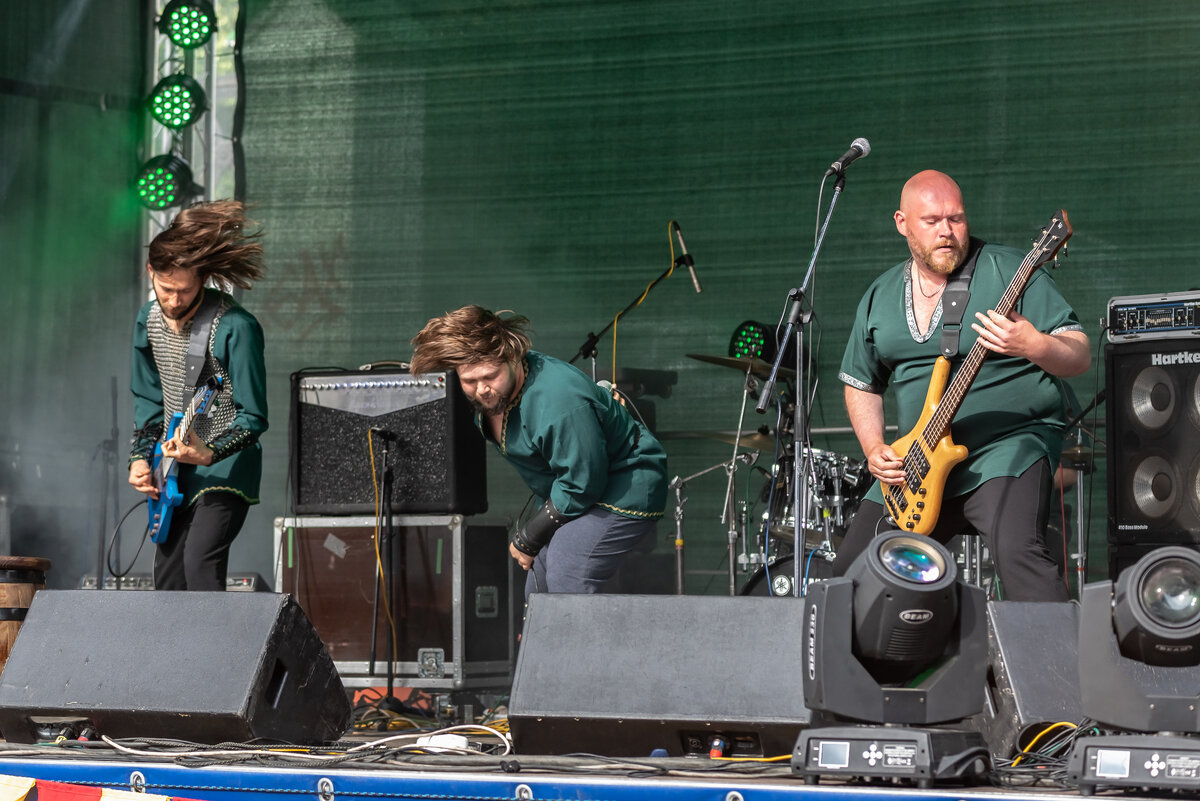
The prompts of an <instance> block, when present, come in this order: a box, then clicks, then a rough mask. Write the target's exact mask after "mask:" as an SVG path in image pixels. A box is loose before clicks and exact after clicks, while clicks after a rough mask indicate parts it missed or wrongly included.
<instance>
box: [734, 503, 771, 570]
mask: <svg viewBox="0 0 1200 801" xmlns="http://www.w3.org/2000/svg"><path fill="white" fill-rule="evenodd" d="M738 510H739V512H738V513H739V514H740V515H741V529H742V552H741V553H740V554H738V558H737V562H738V567H739V568H741V570H742V572H743V573H753V572H754V570H755V569H756V568H757V567H758V565H765V564H766V563H767V554H766V549H765V543H764V544H763V547H760V548H759V549H758V550H757V551H754V552H751V551H750V549H749V548H748V547H747V545H748V543H749V541H750V538H749V537H748V536H747V535H748V534H749V533H750V517H749V514H750V507H749V505H748V504H747V503H746V502H745V501H739V502H738ZM756 544H758V543H757V541H756Z"/></svg>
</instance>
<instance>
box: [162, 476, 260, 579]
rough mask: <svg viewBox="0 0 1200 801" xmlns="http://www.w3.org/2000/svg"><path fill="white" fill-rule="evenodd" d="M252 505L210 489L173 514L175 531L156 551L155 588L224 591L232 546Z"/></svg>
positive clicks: (173, 528)
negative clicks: (230, 547)
mask: <svg viewBox="0 0 1200 801" xmlns="http://www.w3.org/2000/svg"><path fill="white" fill-rule="evenodd" d="M249 511H250V504H248V503H247V502H246V501H245V500H243V499H242V498H241V497H240V496H238V495H234V494H233V493H232V492H206V493H204V494H203V495H201V496H200V497H199V498H197V499H196V502H195V503H193V504H192V505H191V506H187V507H185V506H182V505H181V506H180V507H179V508H177V509H176V510H175V512H174V514H173V515H172V516H171V533H170V534H169V535H168V536H167V539H166V541H165V542H161V543H159V545H158V550H157V551H156V552H155V554H154V589H156V590H224V589H225V576H226V574H227V573H228V572H229V546H230V545H232V544H233V540H234V538H236V537H237V535H238V532H239V531H241V530H242V523H244V522H246V513H247V512H249Z"/></svg>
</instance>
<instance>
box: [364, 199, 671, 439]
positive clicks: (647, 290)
mask: <svg viewBox="0 0 1200 801" xmlns="http://www.w3.org/2000/svg"><path fill="white" fill-rule="evenodd" d="M674 224H675V221H674V220H669V221H668V222H667V245H668V246H669V247H670V249H671V266H670V267H669V268H668V269H667V274H666V275H664V276H663V280H665V279H667V278H670V277H671V276H672V275H674V273H675V241H674V240H672V239H671V226H673V225H674ZM654 284H655V281H651V282H650V283H648V284H646V288H645V289H643V290H642V295H641V297H639V298H638V299H637V300H636V301H634V304H633V306H630V308H631V309H632V308H635V307H637V306H641V305H642V301H643V300H645V299H646V296H647V295H649V294H650V289H651V288H652V287H653V286H654ZM624 313H625V312H624V311H619V312H617V316H616V317H613V324H612V332H613V333H612V343H613V344H612V385H613V389H616V388H617V321H618V320H620V319H621V315H622V314H624ZM368 433H369V432H368Z"/></svg>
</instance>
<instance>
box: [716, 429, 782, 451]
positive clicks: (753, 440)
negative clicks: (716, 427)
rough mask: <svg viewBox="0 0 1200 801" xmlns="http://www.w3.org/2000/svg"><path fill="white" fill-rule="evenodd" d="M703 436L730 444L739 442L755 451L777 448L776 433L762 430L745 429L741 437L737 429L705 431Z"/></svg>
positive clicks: (741, 445)
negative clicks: (767, 432) (766, 432)
mask: <svg viewBox="0 0 1200 801" xmlns="http://www.w3.org/2000/svg"><path fill="white" fill-rule="evenodd" d="M702 436H704V437H706V438H708V439H715V440H718V441H720V442H728V443H729V444H730V445H732V444H733V443H734V442H737V443H738V445H739V446H740V447H743V448H750V449H751V450H755V451H773V450H775V435H774V434H765V433H763V432H761V431H743V432H742V435H741V436H740V437H739V436H738V435H737V432H736V431H704V432H702Z"/></svg>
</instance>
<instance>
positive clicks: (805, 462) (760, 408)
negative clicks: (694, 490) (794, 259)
mask: <svg viewBox="0 0 1200 801" xmlns="http://www.w3.org/2000/svg"><path fill="white" fill-rule="evenodd" d="M834 175H836V176H837V180H836V181H834V184H833V197H832V198H831V199H830V201H829V208H828V209H827V210H826V212H825V219H824V220H823V221H822V222H821V227H820V230H819V231H818V233H817V241H816V243H815V244H814V246H813V252H812V256H811V258H810V259H809V262H808V270H807V271H806V272H805V274H804V280H803V281H802V282H801V283H800V286H799V288H793V289H790V290H788V299H789V300H791V302H792V307H791V310H790V311H789V312H788V317H787V327H786V328H785V329H784V332H783V336H781V337H780V338H779V342H780V343H782V344H781V346H780V347H779V348H777V350H776V353H775V361H774V362H773V363H772V365H771V375H770V377H769V378H767V381H766V383H765V384H764V385H763V388H762V393H761V395H760V396H759V398H758V405H757V406H756V407H755V411H757V412H758V413H759V414H763V413H764V412H766V410H767V405H768V404H769V403H770V401H771V396H772V395H773V394H774V393H775V382H776V380H777V378H778V376H779V366H780V364H781V363H782V362H783V357H784V354H786V353H787V344H788V341H789V340H790V339H791V337H792V333H793V332H794V333H795V335H796V398H795V401H796V402H795V412H794V413H795V424H794V426H793V429H792V430H793V432H794V433H793V444H794V446H795V447H794V448H793V449H792V450H793V454H792V458H793V459H795V469H793V470H792V478H793V481H794V482H795V485H794V486H793V488H792V492H793V506H792V508H793V509H795V510H796V513H795V514H794V515H792V517H793V518H794V521H795V526H794V529H793V532H792V536H793V539H794V545H793V553H795V554H797V558H796V559H794V560H793V574H794V575H793V581H792V594H793V595H795V596H796V597H800V595H801V594H802V589H803V587H802V584H801V582H802V581H803V575H802V573H803V571H802V569H801V566H800V563H801V561H802V560H801V559H800V558H799V555H800V554H803V552H804V533H803V531H802V530H801V528H802V525H801V521H800V510H802V509H808V489H809V488H808V483H809V476H810V475H811V473H810V472H809V469H810V467H811V454H810V453H809V447H808V446H809V430H808V403H809V398H808V395H807V391H806V383H805V375H806V374H805V372H804V329H805V328H806V327H807V326H808V324H809V323H810V322H811V321H812V309H811V308H809V309H804V297H805V293H806V292H807V291H808V285H809V282H810V281H811V280H812V276H813V272H814V270H815V269H816V266H817V257H818V255H819V254H820V252H821V245H822V244H823V243H824V242H825V233H826V232H827V231H828V230H829V221H830V220H831V219H832V218H833V210H834V208H836V207H837V202H838V197H839V196H840V195H841V193H842V189H843V188H845V186H846V173H845V171H844V170H839V171H836V172H834ZM827 177H828V176H827ZM822 183H824V180H822Z"/></svg>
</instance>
